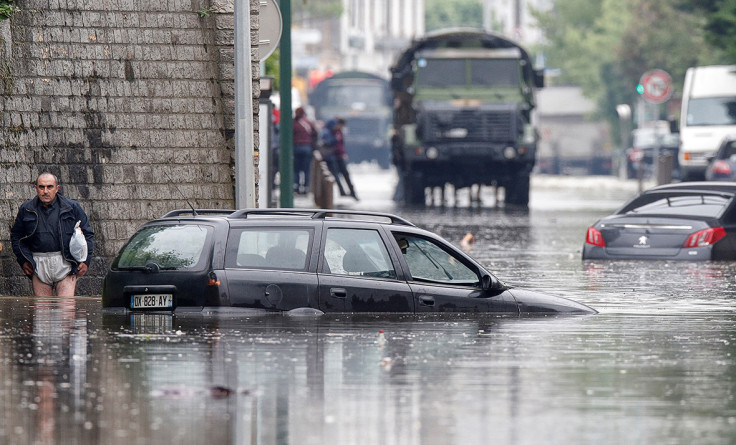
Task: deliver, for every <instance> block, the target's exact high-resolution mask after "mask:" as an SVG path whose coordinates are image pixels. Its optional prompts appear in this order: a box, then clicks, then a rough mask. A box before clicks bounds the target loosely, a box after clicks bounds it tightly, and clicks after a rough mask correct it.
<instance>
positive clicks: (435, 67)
mask: <svg viewBox="0 0 736 445" xmlns="http://www.w3.org/2000/svg"><path fill="white" fill-rule="evenodd" d="M519 77H520V76H519V61H518V60H517V59H419V60H418V61H417V74H416V85H417V86H419V87H446V86H450V87H453V86H457V87H466V86H481V87H516V86H518V85H519Z"/></svg>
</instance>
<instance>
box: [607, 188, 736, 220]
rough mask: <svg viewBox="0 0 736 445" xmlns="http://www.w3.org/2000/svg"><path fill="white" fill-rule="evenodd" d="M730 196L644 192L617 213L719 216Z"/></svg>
mask: <svg viewBox="0 0 736 445" xmlns="http://www.w3.org/2000/svg"><path fill="white" fill-rule="evenodd" d="M730 202H731V198H730V197H727V196H723V195H719V194H708V193H689V194H677V193H671V194H659V193H654V194H644V195H641V196H640V197H639V198H637V199H636V200H634V201H632V202H631V203H630V204H629V205H627V206H626V207H625V208H624V209H622V210H621V212H619V213H626V214H657V215H679V216H705V217H712V218H717V217H720V216H721V214H722V213H723V211H724V210H725V208H726V207H727V205H728V203H730Z"/></svg>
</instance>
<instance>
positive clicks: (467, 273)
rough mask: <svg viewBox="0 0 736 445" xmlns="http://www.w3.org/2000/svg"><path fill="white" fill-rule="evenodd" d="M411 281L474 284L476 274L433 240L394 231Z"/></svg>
mask: <svg viewBox="0 0 736 445" xmlns="http://www.w3.org/2000/svg"><path fill="white" fill-rule="evenodd" d="M394 238H395V239H396V242H397V243H398V245H399V248H400V249H401V253H402V254H403V256H404V260H405V261H406V264H407V266H409V273H410V274H411V277H412V279H413V280H416V281H427V282H432V283H445V284H458V285H472V286H477V285H479V283H480V280H479V278H478V273H477V272H476V271H475V270H474V269H472V268H470V267H469V266H468V265H466V264H465V263H464V262H463V261H462V260H461V259H460V258H459V257H457V256H455V255H454V254H452V253H451V252H448V251H447V250H445V249H443V248H442V247H440V246H439V245H438V244H437V243H435V242H434V241H433V240H429V239H426V238H421V237H418V236H414V235H409V234H401V233H394Z"/></svg>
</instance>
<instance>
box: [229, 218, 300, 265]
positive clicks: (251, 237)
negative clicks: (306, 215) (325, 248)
mask: <svg viewBox="0 0 736 445" xmlns="http://www.w3.org/2000/svg"><path fill="white" fill-rule="evenodd" d="M311 239H312V231H311V230H305V229H291V228H253V229H244V230H232V231H231V232H230V236H229V239H228V247H227V252H226V254H225V266H226V267H234V268H244V269H253V268H255V269H286V270H305V269H306V267H307V253H308V252H309V246H310V245H311Z"/></svg>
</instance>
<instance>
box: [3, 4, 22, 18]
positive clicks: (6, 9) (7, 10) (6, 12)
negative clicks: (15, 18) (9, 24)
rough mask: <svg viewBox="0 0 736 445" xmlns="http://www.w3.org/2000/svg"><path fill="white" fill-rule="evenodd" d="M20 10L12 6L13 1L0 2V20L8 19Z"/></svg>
mask: <svg viewBox="0 0 736 445" xmlns="http://www.w3.org/2000/svg"><path fill="white" fill-rule="evenodd" d="M18 11H20V9H19V8H18V7H17V6H15V5H14V4H13V0H0V20H5V19H9V18H10V17H11V16H12V15H13V14H15V13H16V12H18Z"/></svg>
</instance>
